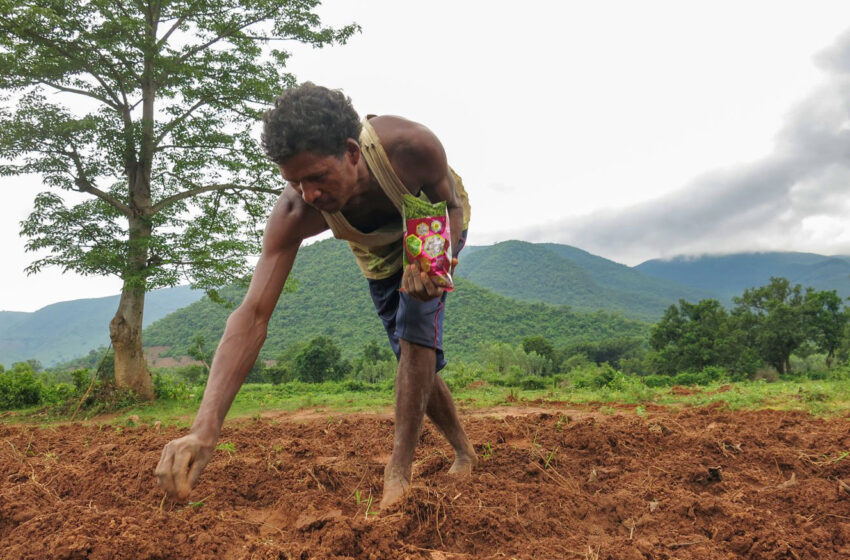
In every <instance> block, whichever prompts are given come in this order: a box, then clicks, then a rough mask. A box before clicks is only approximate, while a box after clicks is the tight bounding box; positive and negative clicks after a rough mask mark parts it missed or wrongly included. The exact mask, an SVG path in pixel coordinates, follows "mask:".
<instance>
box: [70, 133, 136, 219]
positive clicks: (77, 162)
mask: <svg viewBox="0 0 850 560" xmlns="http://www.w3.org/2000/svg"><path fill="white" fill-rule="evenodd" d="M62 153H64V154H65V155H67V156H69V157H70V158H71V160H72V161H73V162H74V167H76V168H77V174H78V176H77V177H74V184H75V185H77V190H78V191H80V192H85V193H89V194H92V195H94V196H96V197H98V198H99V199H101V200H103V201H104V202H106V203H107V204H109V205H110V206H112V207H113V208H115V209H116V210H118V211H119V212H121V213H122V214H124V215H125V216H128V217H129V216H130V215H131V214H132V212H131V211H130V207H129V206H127V205H126V204H124V203H123V202H121V201H120V200H118V199H117V198H115V197H114V196H112V195H111V194H109V193H107V192H104V191H102V190H100V189H99V188H97V187H95V186H94V185H93V184H92V182H91V181H90V180H89V179H88V177H86V170H85V168H84V167H83V162H82V160H81V159H80V154H79V153H78V152H77V148H76V147H75V146H74V145H73V144H72V145H71V151H70V152H62ZM72 176H73V175H72Z"/></svg>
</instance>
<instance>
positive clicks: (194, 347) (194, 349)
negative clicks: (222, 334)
mask: <svg viewBox="0 0 850 560" xmlns="http://www.w3.org/2000/svg"><path fill="white" fill-rule="evenodd" d="M186 353H187V354H189V357H190V358H192V359H194V360H198V361H199V362H201V365H203V366H204V369H203V374H204V375H209V373H210V364H211V363H212V360H213V356H215V349H214V348H211V347H209V346H207V342H206V340H204V335H202V334H200V333H196V334H195V336H193V337H192V342H191V344H190V345H189V348H188V349H187V350H186Z"/></svg>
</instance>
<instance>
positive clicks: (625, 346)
mask: <svg viewBox="0 0 850 560" xmlns="http://www.w3.org/2000/svg"><path fill="white" fill-rule="evenodd" d="M645 344H646V342H645V340H644V338H642V337H624V338H611V339H608V340H598V341H582V342H576V343H573V344H570V345H568V346H567V347H566V348H564V349H563V350H562V351H561V353H560V354H561V358H560V360H558V361H559V362H561V363H565V362H566V361H567V360H570V359H572V358H573V357H575V356H583V357H584V358H586V359H587V360H589V361H592V362H594V363H596V364H603V363H608V364H611V365H612V366H614V367H616V368H619V367H621V365H622V362H623V361H625V360H635V359H637V360H639V359H641V358H642V357H643V355H644V353H645V350H644V346H645ZM570 363H572V362H570ZM563 368H564V366H562V369H563ZM566 369H571V368H570V367H567V368H566Z"/></svg>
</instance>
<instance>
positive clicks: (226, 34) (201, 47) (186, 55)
mask: <svg viewBox="0 0 850 560" xmlns="http://www.w3.org/2000/svg"><path fill="white" fill-rule="evenodd" d="M273 13H274V12H269V13H267V14H262V15H261V16H260V17H258V18H257V19H252V20H248V21H245V22H242V23H241V24H240V25H237V26H236V27H234V28H232V29H229V30H228V31H226V32H224V33H222V34H221V35H218V36H216V37H214V38H212V39H210V40H209V41H207V42H206V43H203V44H201V45H197V46H195V47H192V48H191V49H189V50H188V51H186V52H185V53H183V56H181V57H180V58H178V59H177V64H182V63H184V62H186V60H188V59H189V58H191V57H193V56H195V55H196V54H198V53H199V52H201V51H202V50H204V49H207V48H209V47H211V46H212V45H214V44H216V43H217V42H219V41H221V40H222V39H225V38H227V37H230V36H232V35H233V34H235V33H237V32H238V31H241V30H242V29H245V28H246V27H249V26H251V25H254V24H255V23H259V22H261V21H263V20H266V19H268V18H269V17H270V16H271V15H272V14H273Z"/></svg>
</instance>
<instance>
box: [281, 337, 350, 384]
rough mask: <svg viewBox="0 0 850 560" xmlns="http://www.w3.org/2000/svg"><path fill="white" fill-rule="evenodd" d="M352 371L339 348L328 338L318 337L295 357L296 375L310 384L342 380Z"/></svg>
mask: <svg viewBox="0 0 850 560" xmlns="http://www.w3.org/2000/svg"><path fill="white" fill-rule="evenodd" d="M350 369H351V365H350V364H349V363H348V362H346V361H344V360H343V359H342V353H341V352H340V350H339V347H338V346H337V345H336V343H335V342H334V341H333V340H332V339H330V338H328V337H326V336H317V337H316V338H314V339H313V340H311V341H310V342H309V343H307V345H306V346H305V347H304V348H303V349H302V350H301V351H300V352H299V353H298V354H297V355H296V356H295V375H296V376H298V378H299V379H300V380H301V381H306V382H308V383H321V382H323V381H331V380H335V379H342V377H343V376H345V374H346V373H348V371H349V370H350Z"/></svg>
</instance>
